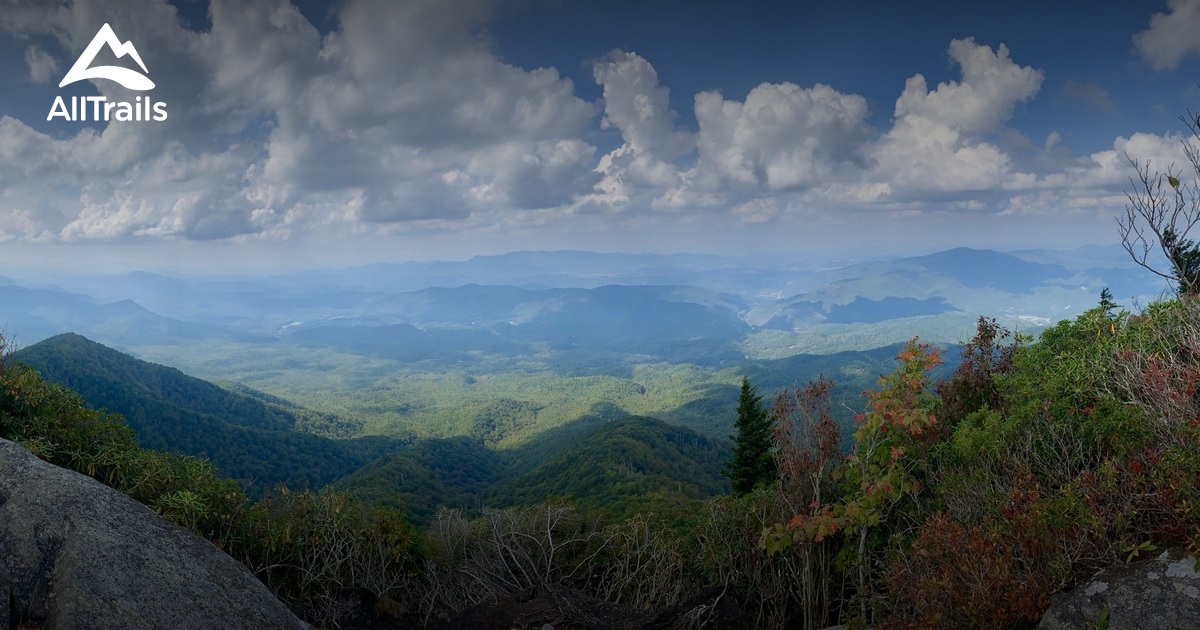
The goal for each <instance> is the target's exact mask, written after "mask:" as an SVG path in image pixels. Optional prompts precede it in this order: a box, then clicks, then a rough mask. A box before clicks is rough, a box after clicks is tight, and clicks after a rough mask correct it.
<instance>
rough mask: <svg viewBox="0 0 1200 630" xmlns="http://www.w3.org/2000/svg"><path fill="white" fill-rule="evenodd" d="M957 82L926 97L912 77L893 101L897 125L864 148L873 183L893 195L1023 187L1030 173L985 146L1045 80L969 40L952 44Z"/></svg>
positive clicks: (1004, 52)
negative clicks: (958, 75) (959, 72)
mask: <svg viewBox="0 0 1200 630" xmlns="http://www.w3.org/2000/svg"><path fill="white" fill-rule="evenodd" d="M949 52H950V57H951V58H952V59H953V60H954V61H955V62H956V63H957V64H958V65H959V66H960V68H961V70H962V80H961V81H959V82H956V81H950V82H947V83H941V84H939V85H938V87H937V88H936V89H935V90H933V91H930V90H929V89H928V87H927V85H926V82H925V77H923V76H922V75H920V74H918V75H914V76H913V77H911V78H910V79H909V80H908V82H907V83H906V84H905V86H904V91H903V92H902V93H901V95H900V98H899V99H897V100H896V121H895V123H894V125H893V127H892V129H891V130H890V131H889V132H888V133H887V134H886V135H885V136H884V137H883V138H882V139H881V140H880V141H879V142H877V143H875V144H873V145H872V146H870V147H868V148H867V149H866V153H867V155H868V156H869V157H870V158H871V159H872V160H873V162H874V166H873V169H872V173H871V179H874V180H875V181H876V182H884V183H886V184H887V185H888V187H889V189H890V192H891V193H893V194H897V195H901V196H905V195H912V194H915V193H963V192H969V191H982V190H988V189H994V188H1003V187H1005V186H1011V185H1020V184H1021V182H1023V181H1027V180H1028V179H1029V177H1030V176H1029V175H1027V174H1019V173H1012V171H1011V166H1012V161H1011V158H1010V157H1009V155H1008V154H1007V153H1005V152H1004V151H1003V150H1001V149H1000V148H999V147H997V146H996V145H994V144H992V143H989V142H987V141H986V140H984V137H985V136H986V135H987V134H989V133H994V132H996V131H998V130H999V129H1000V127H1001V125H1002V124H1003V123H1004V122H1006V121H1007V120H1008V119H1009V118H1011V117H1012V114H1013V110H1014V109H1015V107H1016V105H1017V103H1021V102H1024V101H1027V100H1029V99H1031V98H1033V96H1034V95H1035V94H1037V92H1038V89H1039V88H1040V87H1041V83H1042V78H1043V74H1042V72H1041V71H1039V70H1035V69H1033V68H1031V67H1028V66H1025V67H1022V66H1018V65H1017V64H1015V63H1013V61H1012V60H1011V59H1009V57H1008V48H1007V47H1006V46H1004V45H1003V44H1001V45H1000V46H999V48H998V49H996V50H995V51H993V50H992V49H991V48H990V47H988V46H985V45H980V44H976V43H975V42H974V40H972V39H969V38H968V39H965V40H958V39H956V40H954V41H952V42H951V43H950V50H949Z"/></svg>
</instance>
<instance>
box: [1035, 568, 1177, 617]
mask: <svg viewBox="0 0 1200 630" xmlns="http://www.w3.org/2000/svg"><path fill="white" fill-rule="evenodd" d="M1102 611H1106V612H1103V613H1102ZM1102 614H1106V615H1107V616H1108V624H1107V626H1103V625H1102V624H1100V623H1098V621H1099V620H1100V618H1101V616H1102ZM1088 627H1108V628H1112V629H1113V630H1119V629H1124V628H1147V629H1150V628H1153V629H1154V630H1172V629H1174V628H1179V629H1180V630H1191V629H1193V628H1198V627H1200V571H1197V567H1196V558H1194V557H1189V556H1187V555H1186V554H1184V553H1183V552H1181V551H1174V550H1173V551H1164V552H1163V553H1161V554H1159V555H1158V557H1156V558H1153V559H1150V560H1139V561H1137V562H1132V563H1130V564H1125V565H1119V566H1115V567H1111V568H1109V569H1105V570H1104V571H1101V572H1100V573H1098V574H1096V575H1095V576H1094V577H1093V578H1092V579H1090V580H1088V581H1087V582H1085V583H1084V584H1082V585H1081V586H1080V587H1079V588H1076V589H1075V590H1073V591H1070V592H1067V593H1059V594H1058V595H1055V596H1053V597H1051V598H1050V608H1049V609H1047V610H1046V612H1045V613H1044V614H1043V615H1042V620H1041V622H1040V623H1039V624H1038V628H1041V629H1043V630H1064V629H1066V628H1072V629H1074V628H1079V629H1083V628H1088Z"/></svg>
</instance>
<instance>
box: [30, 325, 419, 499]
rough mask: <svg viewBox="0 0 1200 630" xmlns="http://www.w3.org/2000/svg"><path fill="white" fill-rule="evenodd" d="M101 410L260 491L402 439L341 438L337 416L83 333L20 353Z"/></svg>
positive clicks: (316, 475) (338, 473) (323, 475)
mask: <svg viewBox="0 0 1200 630" xmlns="http://www.w3.org/2000/svg"><path fill="white" fill-rule="evenodd" d="M12 358H13V359H14V360H16V361H20V362H22V363H25V364H27V365H29V366H31V367H33V368H34V369H36V370H38V371H39V372H40V373H41V374H42V377H43V378H45V379H46V380H47V381H51V382H56V383H61V384H63V385H65V386H67V387H69V388H71V389H72V390H74V391H76V392H78V393H79V395H80V396H81V397H82V398H83V399H84V401H85V402H86V403H87V404H88V405H89V406H91V407H93V408H96V409H107V410H108V411H110V412H114V413H119V414H121V415H123V416H125V419H126V421H127V422H128V423H129V425H130V426H131V427H132V428H133V429H134V430H135V431H136V432H137V436H138V443H139V444H140V445H141V446H143V447H145V448H152V449H156V450H162V451H169V452H175V453H184V454H188V455H197V456H201V457H206V458H208V459H209V460H211V461H212V462H213V463H214V464H216V465H217V467H218V468H219V469H220V470H221V471H222V472H223V473H225V474H227V475H229V476H231V477H233V478H236V479H239V480H241V481H242V482H243V483H245V484H246V485H247V486H248V487H251V488H255V489H258V490H261V489H264V488H269V487H271V486H274V485H276V484H280V483H286V484H288V485H289V486H292V487H313V488H315V487H320V486H324V485H326V484H328V483H330V482H332V481H334V480H336V479H338V478H340V477H343V476H345V475H347V474H349V473H350V472H352V471H354V470H356V469H358V468H359V467H361V466H362V465H363V464H365V463H366V462H367V461H369V460H370V459H372V458H373V457H374V456H377V455H378V454H380V453H381V452H386V451H388V450H390V449H391V448H393V447H394V446H396V444H394V443H392V442H393V441H390V440H383V439H379V438H373V439H371V440H369V441H363V440H356V441H344V440H333V439H329V438H327V437H324V436H322V435H314V434H313V433H309V432H304V431H298V430H297V429H298V428H302V429H306V430H308V431H315V432H323V433H329V434H336V433H338V432H339V431H341V430H343V429H344V428H345V427H344V425H345V423H344V422H343V421H341V420H340V419H338V418H337V417H335V416H331V415H328V414H317V413H315V412H312V411H308V410H305V409H300V408H296V407H287V406H284V405H279V404H270V403H268V402H264V401H263V400H259V399H257V398H255V397H252V396H249V395H245V394H241V393H234V392H230V391H226V390H224V389H222V388H220V387H218V386H216V385H214V384H212V383H209V382H207V381H203V380H201V379H197V378H193V377H190V376H188V375H186V374H184V373H183V372H180V371H179V370H176V369H174V368H170V367H165V366H162V365H157V364H153V363H147V362H145V361H140V360H138V359H135V358H133V357H131V356H128V355H125V354H122V353H120V352H118V351H116V350H113V349H111V348H108V347H106V346H103V345H101V344H98V343H95V342H93V341H90V340H88V339H86V338H84V337H82V336H80V335H76V334H70V333H68V334H63V335H58V336H56V337H51V338H50V339H46V340H44V341H42V342H40V343H37V344H34V345H32V346H29V347H28V348H25V349H23V350H20V351H18V352H16V353H14V354H13V356H12Z"/></svg>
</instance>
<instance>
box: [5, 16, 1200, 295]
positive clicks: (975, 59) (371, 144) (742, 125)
mask: <svg viewBox="0 0 1200 630" xmlns="http://www.w3.org/2000/svg"><path fill="white" fill-rule="evenodd" d="M1101 6H1102V8H1101ZM104 24H108V25H110V28H111V29H112V32H113V34H114V35H115V38H116V39H115V41H114V43H116V44H117V46H116V49H115V50H114V49H112V48H109V47H107V46H101V47H100V49H99V54H97V55H96V57H95V58H94V59H93V60H92V61H91V63H90V64H86V63H85V64H84V65H83V66H81V67H80V70H86V69H87V68H92V69H95V68H97V67H100V66H105V65H116V66H121V67H124V68H127V69H129V70H131V71H134V72H137V73H139V74H143V75H144V76H146V77H147V78H148V79H150V80H151V81H152V82H153V83H154V87H153V88H152V89H149V90H142V91H139V90H131V89H128V88H126V87H124V86H123V85H122V84H121V83H119V82H117V81H115V80H112V79H110V78H104V77H95V78H87V79H83V80H80V81H76V82H73V83H69V84H67V85H64V86H63V87H60V82H62V81H63V80H64V78H65V77H67V75H68V72H69V71H71V70H72V68H73V66H75V64H76V62H77V60H78V59H79V58H80V56H81V53H83V52H84V51H85V48H88V47H89V43H91V42H92V41H93V38H94V37H96V36H97V34H98V32H99V31H100V30H101V27H102V26H103V25H104ZM124 43H128V44H130V45H132V47H133V48H134V49H136V52H137V53H138V58H139V59H140V60H141V61H142V62H143V65H144V67H145V72H142V70H141V68H140V67H139V66H138V64H137V61H136V60H135V59H134V58H133V55H123V56H118V54H117V53H118V52H125V51H128V50H129V48H128V46H121V45H120V44H124ZM1198 82H1200V0H1166V1H1165V2H1163V1H1158V0H1128V1H1125V2H1108V3H1103V5H1098V4H1097V3H1095V2H1092V1H1074V0H1062V1H1054V2H1046V1H1045V0H1040V1H1038V2H1021V1H1018V2H1003V3H997V2H987V3H985V2H966V1H929V2H922V1H916V2H895V1H894V0H891V1H868V0H846V1H841V2H827V3H815V2H789V3H784V2H764V1H759V0H750V1H744V2H716V1H707V0H689V1H677V0H660V1H655V0H642V1H640V2H632V1H626V0H611V1H605V2H600V1H595V0H588V1H583V0H345V1H344V2H315V1H312V0H294V1H289V0H238V1H232V0H212V1H211V2H205V1H200V0H178V1H176V2H174V3H172V2H167V1H165V0H123V1H120V2H100V1H87V2H85V1H79V2H67V3H58V4H56V3H52V2H45V1H32V0H0V86H3V87H2V89H0V265H3V266H4V267H6V268H9V269H13V268H20V267H22V266H24V267H26V268H31V267H38V268H41V267H44V268H47V269H49V268H56V269H92V270H100V269H121V268H124V269H135V268H136V269H161V270H172V269H174V270H199V271H203V270H208V269H211V270H229V269H234V270H236V269H263V270H274V269H289V268H296V267H329V266H347V265H353V264H362V263H368V262H382V261H403V260H417V259H462V258H467V257H470V256H472V255H477V254H494V253H503V252H506V251H515V250H530V249H534V250H555V249H585V250H593V251H629V252H659V253H673V252H694V253H717V254H723V253H727V254H738V255H745V254H752V255H753V254H771V255H776V254H778V255H788V256H792V257H797V258H813V259H817V258H820V257H838V258H842V259H845V258H851V257H860V258H862V257H870V256H871V255H873V254H881V255H882V254H891V253H915V252H928V251H934V250H938V249H945V248H949V247H955V246H972V247H991V248H995V249H1017V248H1023V247H1055V248H1069V247H1076V246H1080V245H1085V244H1110V243H1114V242H1116V241H1117V240H1118V234H1117V228H1116V221H1115V219H1114V217H1115V216H1116V215H1118V214H1123V212H1124V207H1125V203H1126V191H1127V190H1129V189H1130V188H1131V184H1130V176H1132V175H1134V174H1135V172H1134V170H1133V167H1132V166H1131V165H1130V163H1129V162H1128V161H1127V159H1126V157H1125V156H1126V154H1128V155H1129V156H1130V157H1131V158H1132V159H1134V160H1136V161H1138V162H1139V163H1144V162H1145V161H1146V160H1149V161H1150V164H1151V165H1152V167H1154V168H1155V169H1160V168H1166V167H1167V166H1169V165H1171V164H1175V165H1177V166H1187V164H1186V161H1185V157H1184V155H1183V152H1182V143H1183V142H1195V139H1194V138H1192V137H1191V134H1190V132H1188V129H1187V127H1186V126H1185V125H1184V124H1183V122H1182V121H1181V120H1180V116H1181V115H1185V114H1186V113H1187V112H1188V110H1189V108H1190V109H1191V110H1193V111H1195V110H1200V87H1197V83H1198ZM88 97H92V100H91V101H84V102H85V103H92V104H93V105H96V101H97V100H99V99H98V98H96V97H103V98H104V99H105V102H106V103H109V104H116V103H130V104H131V105H142V104H144V103H145V102H146V101H149V103H151V104H162V111H163V112H165V114H166V115H165V119H163V120H117V119H116V118H115V117H114V116H113V115H112V114H111V113H110V117H109V120H108V121H95V120H92V119H91V117H89V119H88V120H78V116H75V117H74V119H72V117H71V116H68V115H66V111H65V110H66V109H69V108H70V104H71V103H72V102H74V99H81V98H88ZM59 98H61V99H63V100H62V103H63V104H64V105H63V106H58V105H56V103H57V101H56V99H59ZM64 106H65V109H64ZM114 107H119V106H117V105H114ZM125 107H126V111H129V109H128V108H129V107H130V106H125ZM147 111H148V112H149V111H156V110H150V109H149V106H147ZM55 112H58V114H57V115H54V114H55ZM1185 174H1188V175H1194V173H1189V172H1188V171H1185ZM2 273H3V272H0V275H2Z"/></svg>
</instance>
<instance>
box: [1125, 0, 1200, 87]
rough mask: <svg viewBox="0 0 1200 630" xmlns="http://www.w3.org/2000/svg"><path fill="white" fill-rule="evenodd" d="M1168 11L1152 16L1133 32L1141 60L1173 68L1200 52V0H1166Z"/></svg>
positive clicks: (1152, 64)
mask: <svg viewBox="0 0 1200 630" xmlns="http://www.w3.org/2000/svg"><path fill="white" fill-rule="evenodd" d="M1167 7H1168V8H1169V9H1170V12H1169V13H1155V14H1154V15H1152V16H1150V26H1149V28H1147V29H1146V30H1144V31H1141V32H1139V33H1137V34H1135V35H1134V36H1133V44H1134V46H1136V47H1137V50H1138V53H1140V54H1141V56H1142V60H1143V61H1145V62H1146V63H1148V64H1150V65H1151V66H1153V67H1154V68H1155V69H1156V70H1174V69H1175V68H1177V67H1178V66H1179V62H1181V61H1183V58H1184V57H1187V56H1188V55H1194V54H1197V53H1200V0H1167Z"/></svg>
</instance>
